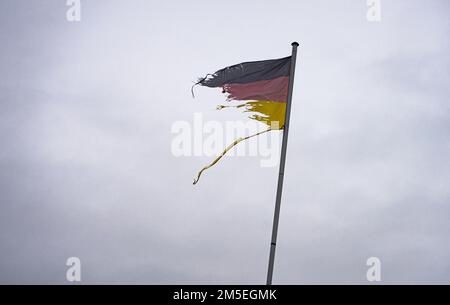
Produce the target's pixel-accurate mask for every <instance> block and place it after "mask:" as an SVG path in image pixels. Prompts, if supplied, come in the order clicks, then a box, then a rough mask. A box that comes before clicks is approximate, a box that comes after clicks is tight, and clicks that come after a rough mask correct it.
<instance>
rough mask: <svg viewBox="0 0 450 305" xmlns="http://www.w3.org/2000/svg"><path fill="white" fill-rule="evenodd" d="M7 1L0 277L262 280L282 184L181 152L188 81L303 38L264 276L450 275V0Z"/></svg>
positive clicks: (204, 95)
mask: <svg viewBox="0 0 450 305" xmlns="http://www.w3.org/2000/svg"><path fill="white" fill-rule="evenodd" d="M81 3H82V10H81V13H82V15H81V22H68V21H67V20H66V11H67V9H68V7H67V6H66V1H65V0H45V1H44V0H42V1H26V0H19V1H18V0H2V1H1V2H0V45H1V47H0V106H1V110H0V145H1V146H0V147H1V149H0V283H67V282H66V269H67V267H66V265H65V263H66V259H67V258H68V257H71V256H76V257H79V258H80V259H81V262H82V282H83V283H148V284H167V283H172V284H233V283H235V284H264V283H265V278H266V271H267V261H268V255H269V245H270V234H271V229H272V218H273V209H274V201H275V192H276V182H277V180H276V179H277V176H278V173H277V171H278V169H277V167H268V168H263V167H261V166H260V157H257V156H252V157H229V158H224V159H223V160H221V163H220V164H219V165H217V166H216V167H215V168H213V169H210V170H209V171H208V172H207V173H205V176H204V177H202V180H201V181H200V183H199V184H198V185H196V186H193V185H192V179H193V177H194V176H195V174H196V172H197V171H198V169H199V168H201V167H202V166H203V165H205V164H206V163H207V162H208V161H210V160H211V157H207V156H203V157H175V156H174V155H173V154H172V152H171V143H172V140H173V138H174V135H173V134H172V133H171V126H172V124H173V123H174V122H176V121H179V120H182V121H188V122H192V121H193V115H194V113H195V112H198V113H202V115H203V118H204V120H218V121H225V120H242V119H245V116H242V115H240V114H235V113H234V112H232V111H230V112H228V111H226V112H217V111H216V110H215V106H216V105H217V104H220V103H223V100H224V97H223V95H222V94H221V93H220V90H218V89H217V90H215V89H210V88H201V87H199V88H197V89H196V99H195V100H194V99H192V97H191V94H190V86H191V85H192V81H194V80H196V78H197V77H199V76H202V75H204V74H206V73H208V72H213V71H215V70H218V69H220V68H223V67H225V66H228V65H232V64H236V63H239V62H243V61H251V60H262V59H270V58H280V57H284V56H288V55H289V54H290V52H291V46H290V43H291V42H292V41H299V42H300V47H299V53H298V62H297V74H296V79H295V87H294V96H293V105H292V114H291V125H290V136H289V146H288V156H287V163H286V174H285V185H284V193H283V201H282V209H281V218H280V227H279V235H278V248H277V254H276V263H275V272H274V280H273V281H274V283H275V284H313V283H340V284H347V283H362V284H364V283H368V282H367V280H366V271H367V268H368V267H367V266H366V260H367V259H368V258H369V257H372V256H375V257H378V258H379V259H380V260H381V263H382V283H386V284H392V283H447V284H448V283H450V242H449V241H450V218H449V215H450V186H449V184H450V162H449V156H450V136H449V131H450V104H449V93H450V86H449V83H450V74H449V65H450V55H449V54H450V45H449V39H448V37H450V26H449V18H448V13H449V11H450V10H449V9H450V3H449V1H448V0H433V1H425V0H422V1H419V0H414V1H413V0H410V1H402V0H389V1H387V0H382V1H381V8H382V10H381V22H368V20H367V18H366V14H367V9H368V8H367V5H366V1H365V0H346V1H332V0H328V1H306V0H302V1H300V0H297V1H292V0H291V1H283V0H278V1H261V0H257V1H256V0H255V1H242V0H240V1H237V0H236V1H235V0H228V1H148V0H145V1H144V0H142V1H138V0H133V1H118V0H89V1H86V0H82V1H81Z"/></svg>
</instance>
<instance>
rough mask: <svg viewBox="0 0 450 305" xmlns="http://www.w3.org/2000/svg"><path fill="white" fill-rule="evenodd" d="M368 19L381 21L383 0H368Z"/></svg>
mask: <svg viewBox="0 0 450 305" xmlns="http://www.w3.org/2000/svg"><path fill="white" fill-rule="evenodd" d="M367 7H368V9H367V15H366V17H367V21H369V22H380V21H381V0H367Z"/></svg>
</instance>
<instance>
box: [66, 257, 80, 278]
mask: <svg viewBox="0 0 450 305" xmlns="http://www.w3.org/2000/svg"><path fill="white" fill-rule="evenodd" d="M66 266H68V267H69V268H68V269H67V271H66V280H67V281H68V282H81V260H80V259H79V258H78V257H69V258H68V259H67V261H66Z"/></svg>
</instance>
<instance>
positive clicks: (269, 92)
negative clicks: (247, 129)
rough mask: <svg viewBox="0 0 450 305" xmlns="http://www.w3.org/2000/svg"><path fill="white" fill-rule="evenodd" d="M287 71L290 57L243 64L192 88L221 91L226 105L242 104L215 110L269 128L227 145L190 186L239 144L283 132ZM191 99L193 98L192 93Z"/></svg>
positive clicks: (208, 77)
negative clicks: (245, 115) (240, 113)
mask: <svg viewBox="0 0 450 305" xmlns="http://www.w3.org/2000/svg"><path fill="white" fill-rule="evenodd" d="M290 67H291V56H289V57H284V58H280V59H270V60H262V61H252V62H244V63H240V64H237V65H233V66H229V67H226V68H223V69H221V70H218V71H216V72H215V73H213V74H207V75H206V76H205V77H203V78H200V79H199V80H198V82H197V83H195V84H194V86H195V85H201V86H205V87H211V88H221V89H222V93H224V94H226V100H227V101H243V102H244V103H242V104H239V105H234V106H228V105H219V106H217V109H223V108H228V107H234V108H242V109H244V112H250V113H252V115H251V116H250V118H251V119H254V120H257V121H260V122H263V123H265V124H267V125H268V126H269V129H267V130H264V131H262V132H259V133H256V134H254V135H251V136H248V137H245V138H239V139H237V140H235V141H234V142H233V143H231V144H230V145H229V146H228V147H227V148H226V149H225V150H224V151H223V152H222V154H221V155H220V156H218V157H217V158H216V159H215V160H214V161H213V162H212V163H211V164H209V165H207V166H205V167H204V168H203V169H202V170H201V171H200V172H199V173H198V175H197V178H196V179H195V180H194V184H196V183H197V182H198V180H199V178H200V176H201V174H202V173H203V171H205V170H206V169H208V168H210V167H211V166H213V165H214V164H216V163H217V162H218V161H219V160H220V158H222V157H223V156H224V155H225V154H226V152H227V151H229V150H230V149H231V148H232V147H234V146H235V145H236V144H238V143H239V142H241V141H243V140H246V139H249V138H251V137H254V136H257V135H260V134H262V133H265V132H268V131H271V130H280V129H283V127H284V120H285V113H286V103H287V96H288V86H289V73H290ZM194 86H193V87H192V89H193V88H194ZM192 95H194V94H193V91H192Z"/></svg>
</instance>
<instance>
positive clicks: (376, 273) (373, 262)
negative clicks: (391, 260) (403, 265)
mask: <svg viewBox="0 0 450 305" xmlns="http://www.w3.org/2000/svg"><path fill="white" fill-rule="evenodd" d="M366 265H367V266H368V267H369V269H368V270H367V273H366V278H367V280H368V281H369V282H380V281H381V260H380V259H379V258H378V257H369V258H368V259H367V261H366Z"/></svg>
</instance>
